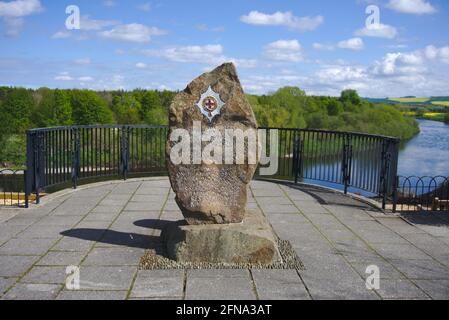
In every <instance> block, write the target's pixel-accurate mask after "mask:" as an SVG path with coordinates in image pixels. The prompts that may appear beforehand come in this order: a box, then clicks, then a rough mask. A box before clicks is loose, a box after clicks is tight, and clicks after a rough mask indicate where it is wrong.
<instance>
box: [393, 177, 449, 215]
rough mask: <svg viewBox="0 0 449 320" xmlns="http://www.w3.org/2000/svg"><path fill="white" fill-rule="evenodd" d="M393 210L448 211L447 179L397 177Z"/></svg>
mask: <svg viewBox="0 0 449 320" xmlns="http://www.w3.org/2000/svg"><path fill="white" fill-rule="evenodd" d="M396 184H397V191H396V192H395V194H394V198H393V205H394V208H393V210H395V211H396V210H397V211H449V177H443V176H435V177H430V176H423V177H417V176H410V177H404V176H398V178H397V183H396Z"/></svg>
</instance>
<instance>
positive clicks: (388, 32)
mask: <svg viewBox="0 0 449 320" xmlns="http://www.w3.org/2000/svg"><path fill="white" fill-rule="evenodd" d="M354 34H355V35H356V36H358V37H377V38H386V39H393V38H395V37H396V36H397V34H398V31H397V30H396V28H395V27H393V26H389V25H387V24H382V23H379V24H371V25H369V26H368V27H365V28H363V29H359V30H357V31H356V32H355V33H354Z"/></svg>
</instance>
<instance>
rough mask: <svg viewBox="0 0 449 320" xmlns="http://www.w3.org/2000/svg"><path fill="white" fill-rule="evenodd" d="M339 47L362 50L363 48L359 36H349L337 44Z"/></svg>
mask: <svg viewBox="0 0 449 320" xmlns="http://www.w3.org/2000/svg"><path fill="white" fill-rule="evenodd" d="M337 46H338V47H339V48H341V49H349V50H355V51H358V50H362V49H363V48H364V46H365V45H364V43H363V40H362V39H361V38H351V39H348V40H343V41H340V42H339V43H338V45H337Z"/></svg>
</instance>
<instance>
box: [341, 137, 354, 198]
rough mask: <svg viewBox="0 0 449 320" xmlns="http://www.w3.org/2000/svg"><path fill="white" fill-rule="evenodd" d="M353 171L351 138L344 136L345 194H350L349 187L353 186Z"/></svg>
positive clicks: (343, 173)
mask: <svg viewBox="0 0 449 320" xmlns="http://www.w3.org/2000/svg"><path fill="white" fill-rule="evenodd" d="M351 170H352V145H351V136H350V135H349V134H344V136H343V159H342V175H343V185H344V193H345V194H347V193H348V188H349V185H350V184H351Z"/></svg>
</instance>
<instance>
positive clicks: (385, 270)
mask: <svg viewBox="0 0 449 320" xmlns="http://www.w3.org/2000/svg"><path fill="white" fill-rule="evenodd" d="M351 265H352V267H353V268H354V269H355V270H356V271H357V273H358V274H360V276H361V277H362V278H363V279H366V278H367V277H368V276H369V275H371V272H370V271H369V270H368V273H367V268H368V267H371V266H376V267H378V268H379V278H380V279H404V278H405V275H404V274H402V273H401V271H399V270H398V269H397V268H395V267H394V266H393V265H392V264H391V263H389V262H388V261H385V260H382V259H381V258H374V259H372V258H367V259H361V260H359V261H357V262H355V263H351Z"/></svg>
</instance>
